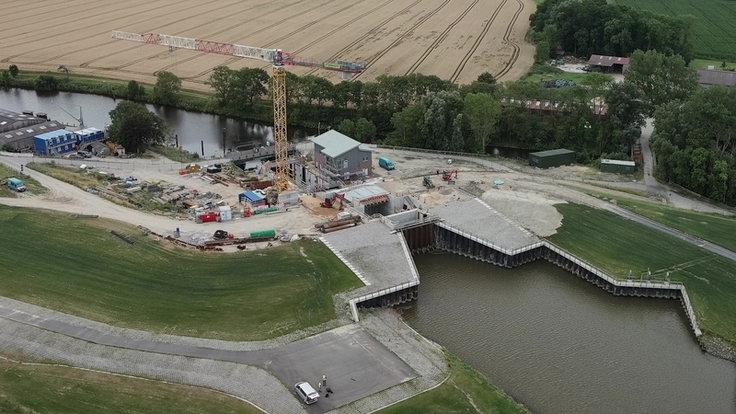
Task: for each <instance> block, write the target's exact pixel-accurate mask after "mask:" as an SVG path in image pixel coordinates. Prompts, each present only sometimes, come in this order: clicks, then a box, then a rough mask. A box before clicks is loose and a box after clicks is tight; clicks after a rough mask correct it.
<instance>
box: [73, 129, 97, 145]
mask: <svg viewBox="0 0 736 414" xmlns="http://www.w3.org/2000/svg"><path fill="white" fill-rule="evenodd" d="M74 135H76V136H77V141H79V143H80V145H82V146H85V145H87V144H90V143H92V142H96V141H102V140H103V139H104V138H105V133H104V132H103V131H102V130H100V129H97V128H94V127H90V128H85V129H82V130H79V131H75V132H74Z"/></svg>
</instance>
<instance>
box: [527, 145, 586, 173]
mask: <svg viewBox="0 0 736 414" xmlns="http://www.w3.org/2000/svg"><path fill="white" fill-rule="evenodd" d="M574 163H575V151H570V150H568V149H564V148H560V149H555V150H549V151H540V152H532V153H530V154H529V165H531V166H532V167H537V168H551V167H559V166H560V165H570V164H574Z"/></svg>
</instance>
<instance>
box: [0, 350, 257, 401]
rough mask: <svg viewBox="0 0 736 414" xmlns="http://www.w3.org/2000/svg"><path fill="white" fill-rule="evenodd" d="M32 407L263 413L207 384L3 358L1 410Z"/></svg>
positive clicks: (0, 391)
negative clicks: (198, 384) (165, 381)
mask: <svg viewBox="0 0 736 414" xmlns="http://www.w3.org/2000/svg"><path fill="white" fill-rule="evenodd" d="M31 412H33V413H70V414H72V413H73V414H86V413H89V414H98V413H172V414H173V413H177V414H179V413H211V414H219V413H222V414H225V413H253V414H255V413H261V411H260V410H258V409H256V408H255V407H253V406H252V405H250V404H248V403H246V402H243V401H240V400H238V399H235V398H233V397H229V396H227V395H223V394H220V393H218V392H215V391H212V390H209V389H206V388H201V387H192V386H186V385H178V384H167V383H163V382H159V381H149V380H144V379H139V378H130V377H123V376H119V375H112V374H105V373H98V372H90V371H85V370H79V369H74V368H70V367H63V366H48V365H21V364H17V363H13V362H8V361H3V360H0V413H14V414H15V413H18V414H21V413H31Z"/></svg>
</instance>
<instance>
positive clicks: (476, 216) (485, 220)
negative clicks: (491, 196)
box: [429, 199, 539, 250]
mask: <svg viewBox="0 0 736 414" xmlns="http://www.w3.org/2000/svg"><path fill="white" fill-rule="evenodd" d="M429 212H430V213H431V214H432V215H436V216H438V217H440V218H442V220H444V222H445V223H446V224H448V225H450V226H452V227H454V228H456V229H458V230H460V231H463V232H465V233H468V234H471V235H473V236H476V237H478V238H480V239H483V240H486V241H488V242H490V243H493V244H494V245H496V246H500V247H503V248H505V249H508V250H514V249H519V248H522V247H526V246H529V245H531V244H534V243H536V242H538V241H539V239H538V238H537V237H536V236H534V235H533V234H531V233H530V232H529V231H527V230H526V229H524V228H522V227H521V226H519V225H518V224H516V223H514V222H513V221H511V220H510V219H508V218H507V217H505V216H504V215H502V214H501V213H499V212H498V211H496V210H495V209H494V208H492V207H491V206H489V205H488V204H486V203H485V202H483V201H480V200H477V199H472V200H467V201H456V202H452V203H448V204H446V205H440V206H433V207H431V208H430V209H429Z"/></svg>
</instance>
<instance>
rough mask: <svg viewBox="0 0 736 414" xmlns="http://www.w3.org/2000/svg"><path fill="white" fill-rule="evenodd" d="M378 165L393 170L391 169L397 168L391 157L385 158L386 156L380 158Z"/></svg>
mask: <svg viewBox="0 0 736 414" xmlns="http://www.w3.org/2000/svg"><path fill="white" fill-rule="evenodd" d="M378 165H379V166H380V167H382V168H385V169H387V170H389V171H391V170H393V169H394V168H395V167H394V163H392V162H391V160H390V159H388V158H385V157H381V158H379V159H378Z"/></svg>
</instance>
